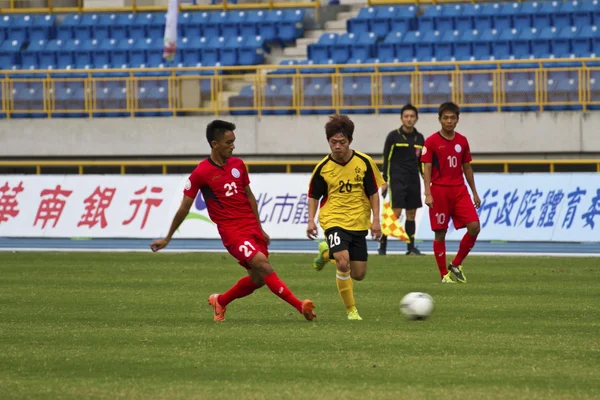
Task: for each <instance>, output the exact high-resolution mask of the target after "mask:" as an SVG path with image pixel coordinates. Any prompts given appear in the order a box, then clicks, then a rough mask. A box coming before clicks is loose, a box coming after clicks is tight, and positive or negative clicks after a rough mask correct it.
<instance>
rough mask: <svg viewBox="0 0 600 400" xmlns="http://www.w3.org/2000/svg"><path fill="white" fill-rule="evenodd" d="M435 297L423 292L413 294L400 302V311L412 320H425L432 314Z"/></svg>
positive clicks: (409, 294)
mask: <svg viewBox="0 0 600 400" xmlns="http://www.w3.org/2000/svg"><path fill="white" fill-rule="evenodd" d="M434 303H435V302H434V301H433V297H431V296H430V295H428V294H427V293H423V292H411V293H408V294H407V295H406V296H404V297H403V298H402V300H400V311H401V312H402V314H404V315H405V316H406V318H408V319H410V320H423V319H425V318H427V317H429V315H430V314H431V312H432V311H433V305H434Z"/></svg>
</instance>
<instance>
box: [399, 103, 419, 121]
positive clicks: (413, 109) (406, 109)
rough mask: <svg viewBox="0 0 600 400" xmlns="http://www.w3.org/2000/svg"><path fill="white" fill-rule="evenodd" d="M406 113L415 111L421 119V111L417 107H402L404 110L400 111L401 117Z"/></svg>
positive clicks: (407, 105) (408, 105)
mask: <svg viewBox="0 0 600 400" xmlns="http://www.w3.org/2000/svg"><path fill="white" fill-rule="evenodd" d="M404 111H414V112H415V115H416V116H417V118H419V110H418V109H417V107H415V106H413V105H412V104H410V103H408V104H406V105H405V106H404V107H402V109H401V110H400V117H402V116H403V115H404Z"/></svg>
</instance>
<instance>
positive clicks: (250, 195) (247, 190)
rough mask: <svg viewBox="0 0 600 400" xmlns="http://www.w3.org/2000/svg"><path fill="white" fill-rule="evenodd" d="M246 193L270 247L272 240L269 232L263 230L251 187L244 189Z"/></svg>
mask: <svg viewBox="0 0 600 400" xmlns="http://www.w3.org/2000/svg"><path fill="white" fill-rule="evenodd" d="M244 191H245V192H246V197H247V198H248V201H249V202H250V208H252V212H253V213H254V216H255V217H256V220H257V221H258V226H259V227H260V230H261V231H262V233H263V236H264V237H265V241H266V242H267V245H269V244H271V238H270V237H269V235H268V234H267V232H265V230H264V229H263V228H262V223H261V222H260V215H259V214H258V203H257V202H256V197H255V196H254V193H252V189H250V185H248V186H246V187H244Z"/></svg>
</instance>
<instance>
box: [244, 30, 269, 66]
mask: <svg viewBox="0 0 600 400" xmlns="http://www.w3.org/2000/svg"><path fill="white" fill-rule="evenodd" d="M265 52H268V48H267V46H266V43H265V40H264V39H263V38H262V37H261V36H258V35H257V36H250V37H247V38H246V40H245V41H244V43H243V44H242V47H241V48H240V50H239V54H240V59H239V60H240V64H242V65H256V64H261V63H262V62H263V61H264V59H265Z"/></svg>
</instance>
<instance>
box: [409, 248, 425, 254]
mask: <svg viewBox="0 0 600 400" xmlns="http://www.w3.org/2000/svg"><path fill="white" fill-rule="evenodd" d="M406 255H407V256H424V255H425V254H423V253H421V251H420V250H419V249H417V248H416V247H413V248H412V249H410V250H408V251H407V252H406Z"/></svg>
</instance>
